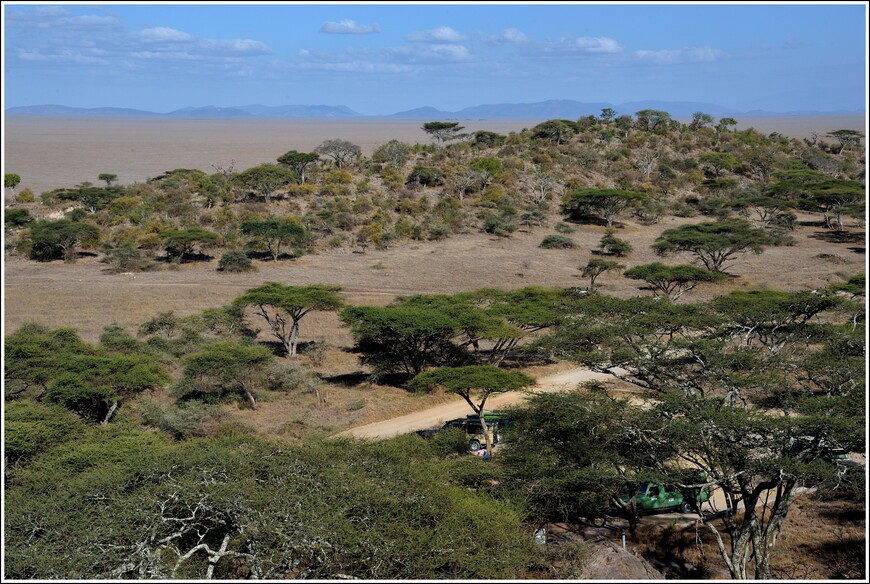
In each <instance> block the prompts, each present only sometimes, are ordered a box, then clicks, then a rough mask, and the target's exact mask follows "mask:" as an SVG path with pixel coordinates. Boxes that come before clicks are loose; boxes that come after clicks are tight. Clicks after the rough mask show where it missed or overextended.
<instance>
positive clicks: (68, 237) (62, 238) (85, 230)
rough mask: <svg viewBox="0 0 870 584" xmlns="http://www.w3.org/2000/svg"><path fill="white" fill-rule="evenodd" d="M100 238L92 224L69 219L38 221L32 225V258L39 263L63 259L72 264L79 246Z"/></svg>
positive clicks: (97, 230) (98, 232) (98, 231)
mask: <svg viewBox="0 0 870 584" xmlns="http://www.w3.org/2000/svg"><path fill="white" fill-rule="evenodd" d="M99 236H100V230H99V229H98V228H97V227H96V226H95V225H91V224H90V223H83V222H80V221H71V220H69V219H59V220H58V221H36V222H35V223H32V224H31V225H30V240H31V242H32V247H31V249H30V257H31V259H34V260H37V261H49V260H53V259H58V258H63V261H64V262H65V263H68V264H71V263H74V262H75V261H76V257H77V256H78V248H79V246H80V245H82V244H85V243H94V242H96V241H97V239H98V238H99Z"/></svg>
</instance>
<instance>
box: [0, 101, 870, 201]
mask: <svg viewBox="0 0 870 584" xmlns="http://www.w3.org/2000/svg"><path fill="white" fill-rule="evenodd" d="M541 121H543V120H489V121H478V120H469V121H463V122H462V124H463V126H464V127H465V128H466V131H468V132H474V131H476V130H489V131H493V132H499V133H502V134H508V133H510V132H518V131H521V130H522V129H523V128H531V127H533V126H534V125H535V124H537V123H539V122H541ZM737 122H738V124H737V129H738V130H745V129H748V128H755V129H756V130H758V131H759V132H762V133H770V132H779V133H781V134H783V135H786V136H789V137H795V138H803V137H809V136H810V135H811V134H812V133H813V132H816V133H818V134H819V136H820V137H822V138H823V139H824V134H826V133H827V132H831V131H834V130H838V129H854V130H860V131H865V126H866V116H863V115H854V116H788V117H780V118H776V117H764V118H751V117H743V118H737ZM333 138H340V139H343V140H348V141H350V142H353V143H354V144H357V145H358V146H360V148H361V150H362V152H363V154H365V155H366V156H370V155H371V154H372V153H373V152H374V150H375V149H376V148H377V147H378V146H380V145H381V144H384V143H386V142H388V141H389V140H392V139H396V140H401V141H404V142H408V143H410V144H414V143H430V142H431V137H430V136H429V135H428V134H426V133H425V132H424V131H423V129H422V128H421V123H420V121H419V120H377V121H375V120H360V119H357V120H341V119H336V120H289V119H285V120H282V119H278V120H274V119H273V120H266V119H263V120H258V119H253V120H248V119H237V120H209V119H203V120H185V119H172V118H170V119H165V118H157V119H155V118H52V117H36V116H34V117H30V116H21V117H18V116H13V117H10V118H8V119H7V120H6V124H5V126H4V141H5V144H4V149H3V157H4V158H3V167H4V169H5V172H12V173H15V174H18V175H19V176H21V184H20V185H19V188H18V191H19V192H20V190H21V189H24V188H29V189H30V190H32V191H33V192H34V194H36V195H39V194H41V193H42V192H44V191H49V190H52V189H55V188H61V187H71V186H75V185H77V184H79V183H81V182H83V181H88V182H91V183H94V184H99V180H98V179H97V176H98V175H99V174H100V173H112V174H117V175H118V181H119V182H120V183H121V184H132V183H134V182H145V181H146V180H147V179H149V178H153V177H155V176H158V175H159V174H161V173H163V172H165V171H167V170H172V169H175V168H195V169H199V170H202V171H203V172H206V173H212V172H215V168H214V167H215V166H224V167H227V166H229V165H230V164H232V163H234V166H235V169H236V170H237V171H238V170H244V169H245V168H250V167H252V166H255V165H257V164H261V163H264V162H275V161H276V159H277V158H278V157H279V156H281V155H282V154H284V153H285V152H287V151H289V150H300V151H308V152H310V151H312V150H313V149H314V148H316V147H317V146H318V145H319V144H320V143H322V142H323V141H324V140H328V139H333ZM7 191H8V189H7ZM6 194H7V196H8V195H10V194H11V193H9V192H7V193H6Z"/></svg>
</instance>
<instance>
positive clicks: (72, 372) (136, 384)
mask: <svg viewBox="0 0 870 584" xmlns="http://www.w3.org/2000/svg"><path fill="white" fill-rule="evenodd" d="M3 365H4V382H5V383H4V391H5V397H6V399H7V400H13V399H19V398H26V397H32V398H35V399H37V400H40V401H45V402H49V403H56V404H60V405H62V406H64V407H65V408H67V409H69V410H72V411H74V412H76V413H77V414H78V415H79V416H81V417H82V418H83V419H85V420H88V421H91V422H102V423H104V424H106V423H108V422H109V420H110V419H111V418H112V416H113V414H114V413H115V411H116V410H117V409H118V407H119V406H120V405H121V403H122V402H123V401H124V400H126V399H127V398H130V397H131V396H134V395H136V394H138V393H141V392H142V391H145V390H148V389H154V388H157V387H160V386H162V385H163V384H165V383H166V382H167V381H168V380H169V375H168V374H167V373H166V371H165V370H164V369H163V367H162V366H161V365H160V364H159V363H157V362H156V361H155V360H154V359H153V358H152V357H150V356H148V355H141V354H123V353H118V352H115V351H111V350H107V348H106V347H104V346H99V345H98V346H94V345H90V344H88V343H85V342H84V341H82V340H81V338H80V337H79V335H78V333H77V332H76V331H74V330H72V329H64V328H58V329H49V328H47V327H45V326H42V325H36V324H28V325H25V326H22V327H21V328H19V329H18V330H17V331H15V332H14V333H13V334H11V335H9V336H8V337H7V338H6V341H5V353H4V364H3Z"/></svg>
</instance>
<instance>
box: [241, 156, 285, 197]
mask: <svg viewBox="0 0 870 584" xmlns="http://www.w3.org/2000/svg"><path fill="white" fill-rule="evenodd" d="M295 181H296V173H295V172H294V171H293V170H291V169H290V168H287V167H286V166H281V165H278V164H260V165H259V166H254V167H252V168H249V169H247V170H245V171H243V172H240V173H239V174H237V175H236V176H235V177H233V182H234V183H236V184H237V185H239V186H241V187H242V188H244V189H247V190H248V191H250V192H253V193H256V194H257V195H259V196H261V197H263V200H264V201H265V202H266V203H268V202H269V201H270V200H271V199H272V196H274V194H275V192H276V191H277V190H278V189H280V188H281V187H284V186H286V185H288V184H290V183H292V182H295Z"/></svg>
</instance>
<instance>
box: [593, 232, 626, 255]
mask: <svg viewBox="0 0 870 584" xmlns="http://www.w3.org/2000/svg"><path fill="white" fill-rule="evenodd" d="M598 247H600V248H601V249H602V250H604V252H605V253H606V254H608V255H613V256H616V257H619V258H621V257H624V256H627V255H628V254H630V253H631V252H632V250H634V247H632V245H631V244H630V243H629V242H627V241H625V240H624V239H619V238H618V237H616V235H614V230H613V229H607V230H606V231H605V232H604V237H602V238H601V242H600V243H599V244H598Z"/></svg>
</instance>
